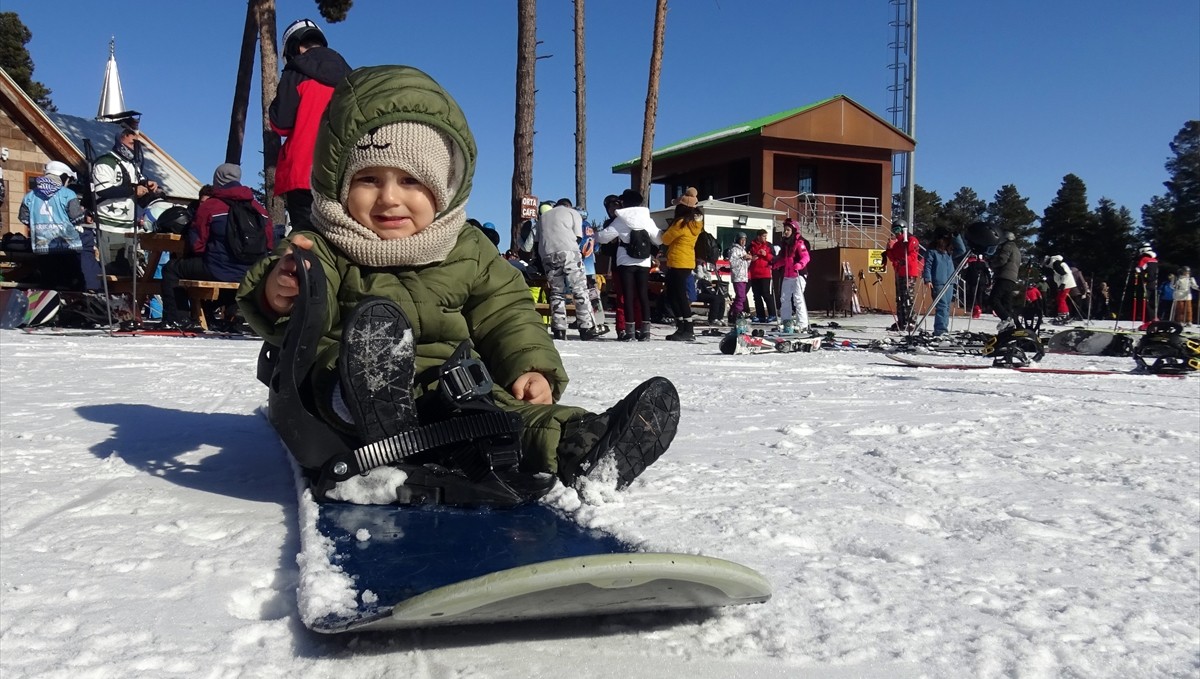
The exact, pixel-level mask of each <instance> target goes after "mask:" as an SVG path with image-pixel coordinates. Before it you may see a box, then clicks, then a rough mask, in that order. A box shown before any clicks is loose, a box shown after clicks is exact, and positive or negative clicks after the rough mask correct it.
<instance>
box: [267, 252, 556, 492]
mask: <svg viewBox="0 0 1200 679" xmlns="http://www.w3.org/2000/svg"><path fill="white" fill-rule="evenodd" d="M292 256H293V257H294V258H295V259H296V278H297V281H298V282H299V284H300V294H299V295H298V296H297V297H296V302H295V306H294V307H293V309H292V313H291V318H290V320H289V322H288V326H287V329H286V330H285V332H284V338H283V342H282V345H281V346H280V347H278V348H276V347H273V346H272V345H270V344H267V343H264V344H263V348H262V350H261V351H260V353H259V363H258V378H259V380H260V381H262V382H263V383H264V384H266V385H267V387H268V388H269V390H270V392H269V397H268V420H269V421H270V422H271V424H272V425H273V426H274V427H275V429H276V431H278V432H279V434H280V437H281V438H282V439H283V441H284V443H286V444H287V446H288V449H289V451H291V453H292V455H293V457H295V459H296V461H297V463H298V464H299V465H300V466H301V468H302V469H303V470H304V474H305V476H306V477H307V478H308V479H309V481H310V483H311V485H312V489H313V494H314V496H315V497H316V498H317V499H318V500H321V499H325V498H326V496H327V494H328V493H329V491H330V490H332V489H333V487H334V486H335V485H336V484H337V483H339V482H342V481H346V480H348V479H350V478H352V477H354V476H356V475H359V474H364V473H367V472H369V471H370V470H371V469H374V468H377V467H381V466H384V465H387V466H391V467H396V468H398V469H400V470H401V471H404V472H405V474H406V476H407V478H406V480H405V482H404V484H403V485H402V486H400V487H399V488H397V489H396V494H397V499H396V502H397V503H398V504H445V505H455V506H485V505H486V506H505V507H508V506H516V505H520V504H524V503H526V502H530V501H533V500H536V499H537V498H539V497H541V496H542V495H544V494H545V493H546V492H548V491H549V489H550V487H551V486H552V485H553V483H554V479H553V477H550V478H549V481H548V482H547V481H546V480H545V479H538V478H536V477H534V476H531V475H528V474H524V473H522V472H519V471H518V470H517V467H518V465H519V463H520V460H521V444H520V432H521V425H522V423H521V418H520V416H519V415H516V414H515V413H509V412H505V411H503V410H501V409H500V408H499V407H497V406H496V405H495V404H494V403H493V402H492V400H491V396H490V394H491V388H492V380H491V376H490V375H489V374H488V372H487V368H486V367H485V366H484V365H483V363H481V362H480V361H478V360H477V359H473V358H471V356H470V344H469V342H463V343H462V344H460V345H459V347H458V348H457V350H456V351H455V353H454V354H453V355H452V356H451V358H450V359H449V360H448V361H447V362H446V363H445V364H444V365H442V366H441V367H440V368H439V369H438V371H437V380H438V382H437V387H436V391H435V392H434V394H431V396H435V397H436V398H437V399H439V400H440V403H439V404H438V405H437V407H434V408H432V409H433V410H437V411H438V412H441V413H444V414H445V417H444V418H439V419H438V420H437V421H434V422H430V423H425V424H421V423H419V422H418V421H417V418H416V417H415V415H414V414H413V410H414V409H413V407H412V404H411V403H406V404H403V405H404V406H405V407H402V408H398V409H397V408H395V407H393V408H392V410H394V412H392V413H385V414H384V416H382V417H380V416H376V417H372V418H368V419H369V423H368V424H366V426H360V437H365V438H368V439H374V440H368V441H365V442H364V441H362V440H359V439H356V438H355V437H353V436H351V435H349V434H344V433H342V432H340V431H338V430H336V429H335V428H333V427H332V426H330V425H329V424H328V423H327V422H325V421H324V420H323V419H321V418H320V417H319V416H318V415H316V412H317V409H316V407H315V404H314V403H312V398H313V397H312V396H311V394H312V392H313V390H312V389H311V388H305V387H307V382H308V380H309V374H310V372H311V370H312V367H313V364H314V363H315V362H316V357H317V346H318V343H319V341H320V339H321V336H322V334H323V327H322V326H323V323H324V321H325V318H326V312H325V310H326V305H327V304H328V301H327V299H326V294H325V274H324V271H323V269H322V268H321V265H320V263H319V262H317V261H316V258H315V257H314V256H313V255H312V254H311V253H308V252H307V251H304V250H295V251H294V253H293V255H292ZM373 305H374V306H378V307H380V308H379V309H375V308H373ZM357 311H365V312H366V316H367V317H368V318H367V319H366V321H364V322H366V323H371V322H374V321H373V320H372V318H383V319H385V320H386V319H392V320H394V321H396V323H397V324H396V325H395V326H394V327H393V329H392V330H391V332H393V333H397V334H398V333H402V332H404V331H406V329H407V328H408V327H409V324H408V320H407V318H405V317H404V315H403V312H402V311H401V310H400V308H399V307H397V306H396V305H395V304H394V303H392V302H390V301H387V300H382V299H371V300H366V301H364V302H363V306H362V307H360V309H359V310H357ZM362 318H363V314H362V313H355V314H352V316H351V318H350V320H349V321H348V325H349V324H352V323H355V322H356V319H362ZM368 330H372V329H370V328H368ZM372 331H373V330H372ZM367 334H371V333H370V332H368V333H367ZM376 339H378V338H376ZM410 360H411V359H410ZM339 363H340V364H341V367H342V368H343V369H346V368H347V366H348V365H350V364H352V363H353V362H352V361H347V360H345V357H344V356H343V360H341V361H339ZM359 367H362V368H364V369H367V368H370V366H365V365H364V366H359ZM403 376H407V378H408V379H407V382H408V384H407V386H406V387H404V388H403V392H404V396H405V397H410V395H409V393H408V391H409V390H410V389H411V382H412V367H411V363H410V364H409V367H408V369H407V372H404V371H403V370H400V371H399V372H398V373H397V375H395V376H394V377H397V378H398V379H399V378H400V377H403ZM353 384H354V381H353V379H349V380H345V386H346V387H347V388H350V389H353V388H354V387H353ZM396 389H397V387H396V385H391V386H390V387H389V390H390V391H396ZM393 396H394V395H393ZM354 401H355V399H354V398H353V397H350V398H348V399H347V402H348V405H351V409H352V411H353V412H354V413H355V415H356V418H358V419H360V420H361V419H363V416H364V413H365V412H366V409H365V408H364V406H363V404H361V403H359V404H355V403H354ZM393 415H394V416H396V419H398V420H399V421H398V422H390V423H389V422H388V419H389V418H392V416H393ZM402 415H403V417H401V416H402ZM364 443H365V445H364Z"/></svg>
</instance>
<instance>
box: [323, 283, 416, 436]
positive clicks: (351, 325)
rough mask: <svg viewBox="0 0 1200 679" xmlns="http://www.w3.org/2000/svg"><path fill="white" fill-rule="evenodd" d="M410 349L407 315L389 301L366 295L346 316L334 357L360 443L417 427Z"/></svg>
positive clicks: (412, 353)
mask: <svg viewBox="0 0 1200 679" xmlns="http://www.w3.org/2000/svg"><path fill="white" fill-rule="evenodd" d="M415 349H416V347H415V345H414V341H413V335H412V326H411V325H409V322H408V317H407V316H405V315H404V311H403V310H401V309H400V307H398V306H396V304H395V303H394V302H392V301H391V300H388V299H384V298H382V297H372V298H369V299H367V300H365V301H363V302H362V303H360V304H359V305H358V307H356V308H355V309H354V311H353V312H352V313H351V314H350V317H349V318H347V319H346V323H345V325H344V326H343V328H342V347H341V353H340V355H339V356H338V368H339V370H338V372H339V373H340V377H341V386H342V400H343V401H345V403H346V405H347V406H348V407H349V409H350V414H351V415H352V416H353V417H354V424H355V427H356V428H357V430H358V434H359V436H360V438H361V439H362V440H363V442H364V443H374V442H375V441H380V440H382V439H385V438H388V437H390V436H395V435H396V434H399V433H401V432H403V431H406V430H408V429H411V428H412V427H413V426H415V425H416V423H417V416H416V413H415V411H414V409H413V399H412V385H413V372H414V371H415V366H414V357H415Z"/></svg>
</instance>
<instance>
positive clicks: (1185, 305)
mask: <svg viewBox="0 0 1200 679" xmlns="http://www.w3.org/2000/svg"><path fill="white" fill-rule="evenodd" d="M1174 286H1175V289H1174V293H1175V294H1174V296H1173V299H1174V301H1175V307H1174V308H1173V309H1172V310H1171V320H1173V321H1175V322H1176V323H1182V324H1183V325H1191V324H1192V297H1193V295H1192V291H1193V290H1197V291H1200V286H1198V285H1196V279H1195V278H1192V270H1191V268H1189V267H1186V266H1182V267H1179V273H1178V274H1176V275H1175V283H1174Z"/></svg>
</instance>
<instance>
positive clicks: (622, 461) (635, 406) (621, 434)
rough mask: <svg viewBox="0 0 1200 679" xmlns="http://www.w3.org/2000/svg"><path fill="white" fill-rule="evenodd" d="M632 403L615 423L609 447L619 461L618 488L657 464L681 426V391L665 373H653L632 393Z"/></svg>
mask: <svg viewBox="0 0 1200 679" xmlns="http://www.w3.org/2000/svg"><path fill="white" fill-rule="evenodd" d="M627 398H630V399H632V401H633V402H632V403H630V404H629V406H628V407H627V408H625V409H623V410H624V413H623V414H622V419H623V421H621V422H617V423H614V425H613V426H612V428H611V429H610V431H612V432H613V433H614V436H613V438H612V439H611V441H612V443H611V445H610V446H609V449H610V450H611V451H612V454H613V455H614V456H615V458H616V462H617V489H618V490H619V489H623V488H625V487H627V486H628V485H629V484H630V483H633V481H634V479H636V478H637V477H638V476H641V474H642V472H644V471H646V468H647V467H649V466H650V465H652V464H654V462H655V461H656V460H658V458H659V457H661V456H662V454H663V453H665V452H666V450H667V447H668V446H670V445H671V441H672V440H674V438H675V432H676V431H677V430H678V428H679V393H678V392H677V391H676V390H675V385H673V384H671V382H670V380H667V379H666V378H664V377H654V378H651V379H649V380H647V381H646V382H643V383H642V386H641V387H640V388H639V389H637V390H635V391H634V393H632V394H630V395H629V397H627Z"/></svg>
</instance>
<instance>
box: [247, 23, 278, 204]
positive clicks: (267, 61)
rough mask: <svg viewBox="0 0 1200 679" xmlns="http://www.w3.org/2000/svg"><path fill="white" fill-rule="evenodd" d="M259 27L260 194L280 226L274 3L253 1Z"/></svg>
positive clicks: (276, 53) (276, 55) (276, 54)
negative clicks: (272, 114)
mask: <svg viewBox="0 0 1200 679" xmlns="http://www.w3.org/2000/svg"><path fill="white" fill-rule="evenodd" d="M252 1H253V2H254V3H255V14H256V23H257V24H258V46H259V47H258V54H259V57H260V59H259V69H260V70H261V71H262V135H263V146H262V148H263V170H262V176H263V193H264V194H266V197H267V204H266V205H265V206H264V207H266V208H267V212H268V213H270V215H271V221H272V222H274V223H276V224H281V223H283V220H284V205H283V198H281V197H280V196H276V195H275V167H276V165H277V164H278V162H279V135H277V134H275V131H274V130H272V129H271V120H270V115H269V110H270V108H271V102H272V101H274V100H275V92H276V90H278V89H279V53H278V52H277V51H276V47H275V41H276V38H275V0H252Z"/></svg>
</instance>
